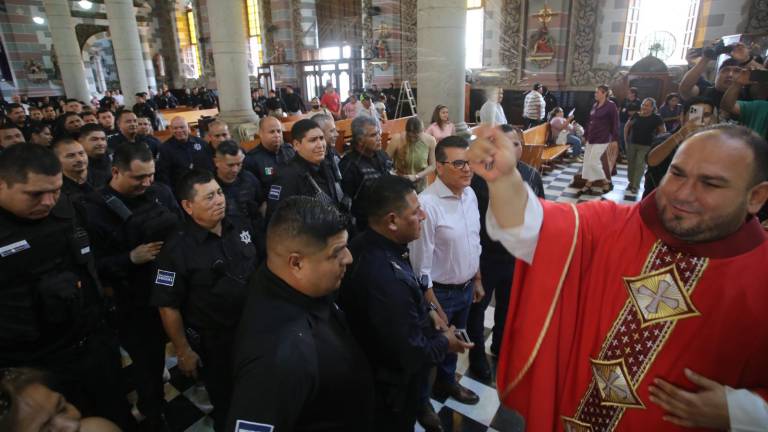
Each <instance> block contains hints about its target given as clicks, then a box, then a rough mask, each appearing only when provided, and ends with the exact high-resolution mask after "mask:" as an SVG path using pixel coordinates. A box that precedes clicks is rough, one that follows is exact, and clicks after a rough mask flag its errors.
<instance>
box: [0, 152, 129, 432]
mask: <svg viewBox="0 0 768 432" xmlns="http://www.w3.org/2000/svg"><path fill="white" fill-rule="evenodd" d="M61 184H62V178H61V164H60V163H59V161H58V159H57V158H56V155H54V153H53V152H52V151H51V150H50V149H47V148H45V147H41V146H38V145H32V144H19V145H15V146H13V147H11V148H9V149H7V150H5V151H4V152H2V153H0V248H2V250H3V258H2V259H1V260H0V368H7V367H35V368H39V369H42V370H45V371H47V372H48V373H50V376H51V378H52V379H53V380H54V381H55V382H56V388H57V389H58V391H60V392H61V393H62V394H64V395H65V396H66V397H67V399H69V400H70V401H72V402H73V403H75V404H76V405H78V406H80V407H81V408H82V409H83V411H84V413H85V414H86V415H99V416H103V417H107V418H109V419H110V420H112V421H114V422H116V423H118V424H119V425H120V427H122V428H123V429H126V430H131V428H132V427H133V426H135V422H134V420H133V418H132V417H131V415H130V410H129V407H128V403H127V401H126V399H125V393H123V391H122V381H121V379H120V354H119V352H118V347H117V343H116V341H115V340H114V337H113V336H112V334H111V331H110V330H108V329H107V328H106V326H105V324H104V321H103V316H104V308H103V299H102V298H101V294H100V289H99V285H98V282H97V280H96V278H95V276H96V274H95V273H94V272H93V271H92V268H93V266H92V260H93V255H92V252H90V245H89V243H88V240H87V237H84V236H82V235H79V233H80V231H81V230H82V228H81V227H79V226H76V222H77V221H76V219H75V211H74V209H73V207H72V205H71V203H70V202H69V201H68V200H67V199H65V198H62V197H60V193H59V190H60V188H61ZM75 238H77V239H78V242H77V243H76V244H73V243H72V241H73V239H75ZM75 246H76V247H75ZM0 405H2V404H0Z"/></svg>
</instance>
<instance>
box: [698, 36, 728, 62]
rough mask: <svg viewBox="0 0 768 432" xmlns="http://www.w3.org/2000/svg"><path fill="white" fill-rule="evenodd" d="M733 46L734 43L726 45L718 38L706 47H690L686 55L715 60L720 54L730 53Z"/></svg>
mask: <svg viewBox="0 0 768 432" xmlns="http://www.w3.org/2000/svg"><path fill="white" fill-rule="evenodd" d="M735 46H736V45H735V44H731V45H726V44H725V42H724V41H723V40H722V39H719V40H718V41H717V42H715V43H713V44H712V45H710V46H708V47H703V48H691V49H690V50H689V51H688V55H689V56H694V57H696V56H698V57H706V58H708V59H710V60H715V59H716V58H718V57H719V56H721V55H722V54H730V53H731V52H733V48H734V47H735Z"/></svg>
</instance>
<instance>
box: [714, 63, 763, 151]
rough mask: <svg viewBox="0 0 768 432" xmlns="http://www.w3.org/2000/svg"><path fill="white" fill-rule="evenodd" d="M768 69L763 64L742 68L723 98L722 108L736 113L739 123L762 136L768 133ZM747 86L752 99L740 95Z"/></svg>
mask: <svg viewBox="0 0 768 432" xmlns="http://www.w3.org/2000/svg"><path fill="white" fill-rule="evenodd" d="M766 81H768V71H766V70H765V69H764V68H763V67H762V66H760V67H759V68H757V67H756V68H754V69H751V70H750V69H741V70H740V71H739V73H738V75H736V79H735V80H734V81H733V84H731V86H730V87H728V91H726V92H725V95H724V96H723V100H722V101H720V109H722V110H723V111H727V112H729V113H731V114H735V115H737V116H738V117H739V123H740V124H742V125H744V126H746V127H748V128H750V129H752V130H753V131H755V132H757V133H758V134H760V136H762V137H766V136H767V135H768V101H767V100H766V97H768V82H766ZM746 87H749V92H750V95H751V96H752V100H751V101H748V100H742V98H741V97H740V96H741V94H742V92H743V91H744V89H745V88H746Z"/></svg>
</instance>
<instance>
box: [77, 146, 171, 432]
mask: <svg viewBox="0 0 768 432" xmlns="http://www.w3.org/2000/svg"><path fill="white" fill-rule="evenodd" d="M154 174H155V161H154V159H153V158H152V152H150V151H149V149H148V148H147V146H145V145H143V144H138V145H134V144H128V143H123V144H121V145H119V146H118V147H117V148H116V149H115V152H114V153H113V164H112V179H111V180H110V181H109V184H108V185H107V186H105V187H104V188H102V189H101V190H99V191H97V192H95V193H93V194H91V195H89V196H88V197H86V200H85V203H84V205H85V210H86V213H87V218H88V223H87V225H86V228H87V229H88V234H89V236H90V238H91V240H92V242H93V250H94V255H95V256H96V266H97V268H98V270H99V275H100V276H101V280H102V283H103V284H104V286H108V287H111V288H112V289H113V290H114V297H115V305H116V311H115V316H114V319H115V326H116V327H117V331H118V336H119V338H120V345H121V346H122V347H123V348H125V350H126V351H127V352H128V354H129V355H130V356H131V360H132V361H133V366H132V367H131V370H132V372H133V382H134V384H135V385H136V393H137V394H138V403H137V407H138V409H139V411H140V412H141V414H142V415H144V416H145V417H146V420H145V421H146V424H147V427H148V428H160V427H163V425H164V423H165V420H164V417H163V406H164V391H163V369H164V367H165V335H164V334H163V330H162V325H161V323H160V315H159V313H158V311H157V308H155V307H153V306H152V305H150V302H149V300H150V293H151V292H152V287H153V281H154V280H155V279H154V277H155V271H154V270H155V267H154V261H155V258H156V257H157V255H158V254H159V253H160V248H161V247H162V246H163V243H164V242H165V241H166V240H167V238H168V237H169V236H170V235H171V234H172V232H174V230H175V229H176V227H177V225H178V222H179V220H180V219H181V217H182V216H181V212H180V209H179V207H178V204H177V203H176V199H175V198H174V197H173V194H172V193H171V191H170V190H169V189H168V187H167V186H165V185H163V184H162V183H159V184H158V183H154Z"/></svg>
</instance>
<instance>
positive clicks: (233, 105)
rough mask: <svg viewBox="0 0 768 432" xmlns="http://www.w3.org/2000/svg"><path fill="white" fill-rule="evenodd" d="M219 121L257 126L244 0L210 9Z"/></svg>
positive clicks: (224, 2)
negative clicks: (249, 74)
mask: <svg viewBox="0 0 768 432" xmlns="http://www.w3.org/2000/svg"><path fill="white" fill-rule="evenodd" d="M208 20H209V22H210V26H209V28H210V30H211V47H212V49H213V64H214V67H215V71H216V86H217V87H218V90H219V108H220V110H221V113H220V117H221V119H222V120H224V121H225V122H227V123H230V124H239V123H249V122H256V121H257V116H256V113H255V112H253V108H252V106H251V90H250V81H249V79H248V53H247V51H246V35H245V23H244V22H243V2H242V0H219V1H217V2H216V6H215V7H210V8H208Z"/></svg>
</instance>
